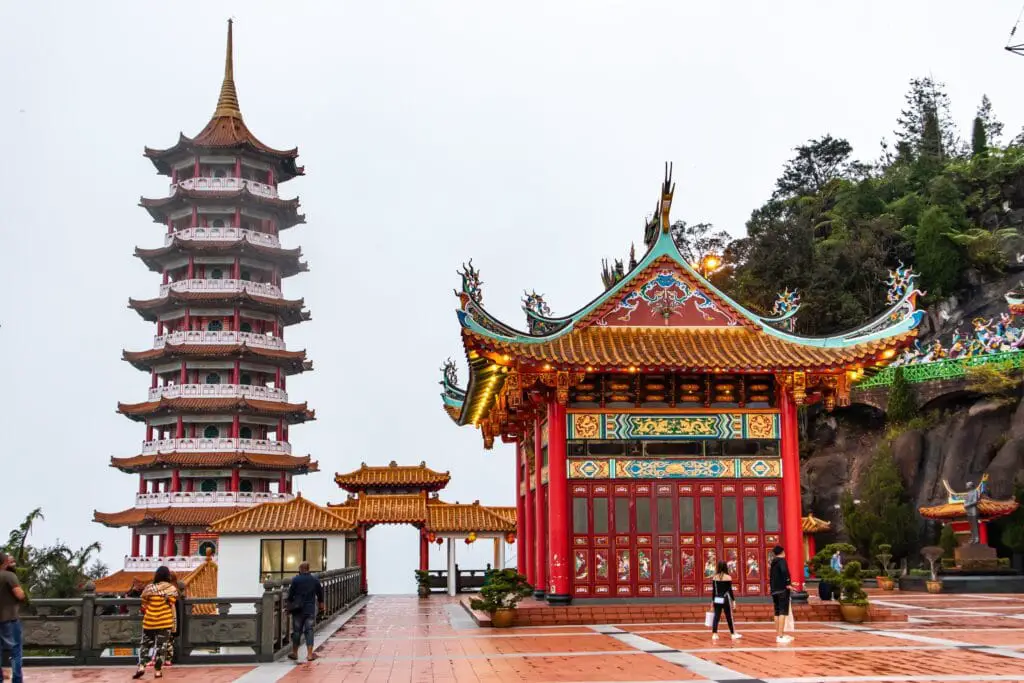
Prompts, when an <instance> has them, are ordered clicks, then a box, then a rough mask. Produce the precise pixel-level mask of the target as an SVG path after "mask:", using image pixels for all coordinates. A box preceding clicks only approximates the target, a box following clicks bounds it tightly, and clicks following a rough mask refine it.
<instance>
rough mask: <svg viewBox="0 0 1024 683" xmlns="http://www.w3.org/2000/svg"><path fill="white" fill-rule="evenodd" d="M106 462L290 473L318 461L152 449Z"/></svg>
mask: <svg viewBox="0 0 1024 683" xmlns="http://www.w3.org/2000/svg"><path fill="white" fill-rule="evenodd" d="M110 466H111V467H114V468H117V469H119V470H121V471H122V472H127V473H133V472H142V471H148V470H153V469H159V468H169V469H173V468H180V467H188V468H193V469H195V468H211V469H223V468H225V467H246V468H250V469H254V470H275V471H276V470H284V471H288V472H292V473H307V472H319V471H320V465H319V463H317V462H316V461H315V460H313V459H312V458H311V457H310V456H308V455H305V456H297V455H284V454H278V453H241V452H227V453H222V452H215V453H177V452H175V453H156V454H153V455H136V456H132V457H130V458H115V457H112V458H110Z"/></svg>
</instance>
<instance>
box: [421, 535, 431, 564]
mask: <svg viewBox="0 0 1024 683" xmlns="http://www.w3.org/2000/svg"><path fill="white" fill-rule="evenodd" d="M429 570H430V542H429V541H427V534H426V533H425V532H423V531H420V571H423V572H425V571H429Z"/></svg>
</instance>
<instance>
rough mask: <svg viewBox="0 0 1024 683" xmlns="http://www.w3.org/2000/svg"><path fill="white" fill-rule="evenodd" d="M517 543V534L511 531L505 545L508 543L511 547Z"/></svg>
mask: <svg viewBox="0 0 1024 683" xmlns="http://www.w3.org/2000/svg"><path fill="white" fill-rule="evenodd" d="M515 542H516V532H514V531H510V532H508V533H507V534H505V543H508V544H509V545H511V544H513V543H515Z"/></svg>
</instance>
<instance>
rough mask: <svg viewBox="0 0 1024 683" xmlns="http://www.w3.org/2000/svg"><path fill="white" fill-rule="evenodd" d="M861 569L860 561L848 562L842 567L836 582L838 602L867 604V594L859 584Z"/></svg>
mask: <svg viewBox="0 0 1024 683" xmlns="http://www.w3.org/2000/svg"><path fill="white" fill-rule="evenodd" d="M861 571H862V569H861V565H860V562H850V563H848V564H847V565H845V566H844V567H843V572H842V574H840V575H839V580H838V582H837V585H838V586H839V602H840V603H842V604H844V605H860V606H862V607H866V606H867V604H868V594H867V593H865V592H864V587H863V585H862V584H861V578H860V575H861Z"/></svg>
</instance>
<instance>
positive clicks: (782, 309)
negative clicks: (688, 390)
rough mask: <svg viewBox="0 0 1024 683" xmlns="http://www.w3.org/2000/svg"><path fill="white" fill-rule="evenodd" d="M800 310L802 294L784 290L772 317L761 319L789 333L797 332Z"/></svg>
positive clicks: (777, 300)
mask: <svg viewBox="0 0 1024 683" xmlns="http://www.w3.org/2000/svg"><path fill="white" fill-rule="evenodd" d="M799 310H800V292H798V291H797V290H795V289H794V290H793V291H790V290H789V287H787V288H786V289H784V290H782V292H780V293H779V295H778V296H777V297H775V303H774V304H773V305H772V311H771V317H770V318H761V320H762V321H764V322H766V323H768V324H774V325H779V327H781V328H782V329H784V330H786V331H787V332H795V331H796V312H797V311H799Z"/></svg>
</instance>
